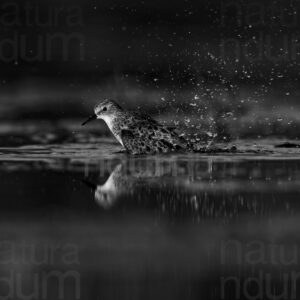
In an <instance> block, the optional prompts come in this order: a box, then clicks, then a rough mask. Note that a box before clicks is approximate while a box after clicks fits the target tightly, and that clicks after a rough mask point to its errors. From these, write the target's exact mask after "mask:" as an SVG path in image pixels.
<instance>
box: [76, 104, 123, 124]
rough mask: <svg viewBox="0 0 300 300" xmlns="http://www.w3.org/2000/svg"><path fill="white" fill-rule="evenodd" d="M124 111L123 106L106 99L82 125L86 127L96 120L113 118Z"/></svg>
mask: <svg viewBox="0 0 300 300" xmlns="http://www.w3.org/2000/svg"><path fill="white" fill-rule="evenodd" d="M121 110H122V108H121V106H120V105H119V104H118V103H116V102H115V101H114V100H111V99H105V100H104V101H101V102H100V103H98V104H97V105H96V106H95V108H94V114H93V115H92V116H90V117H89V118H88V119H87V120H86V121H85V122H83V123H82V125H85V124H87V123H89V122H91V121H93V120H96V119H103V120H106V119H107V118H112V117H113V116H114V115H115V114H117V113H118V112H120V111H121Z"/></svg>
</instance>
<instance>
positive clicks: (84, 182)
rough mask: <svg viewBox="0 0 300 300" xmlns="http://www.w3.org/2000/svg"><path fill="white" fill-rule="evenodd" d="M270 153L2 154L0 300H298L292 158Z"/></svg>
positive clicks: (108, 144) (68, 146)
mask: <svg viewBox="0 0 300 300" xmlns="http://www.w3.org/2000/svg"><path fill="white" fill-rule="evenodd" d="M31 138H32V137H31ZM7 140H10V139H9V138H8V137H7ZM39 141H41V139H40V140H39ZM14 143H15V144H14ZM8 144H9V143H8ZM13 144H14V145H13ZM274 144H276V141H268V142H266V141H260V142H257V141H256V143H255V142H253V141H240V142H239V143H238V144H237V147H238V149H241V150H242V151H241V152H239V153H237V154H223V153H220V154H218V153H215V154H213V155H207V154H188V155H185V154H178V155H159V156H149V157H147V156H136V157H133V156H127V155H125V154H122V153H117V151H118V150H119V148H118V146H117V145H116V144H115V143H114V141H112V140H111V139H109V138H107V139H105V138H98V139H96V140H89V142H85V140H84V139H83V137H81V140H80V141H78V140H76V139H74V140H71V141H64V142H63V143H60V142H56V141H55V139H54V140H53V141H52V142H51V141H50V142H49V141H47V139H46V141H42V142H36V143H33V142H32V140H30V142H27V143H24V140H22V142H21V143H20V145H17V142H15V140H14V141H13V142H11V145H10V146H9V147H4V146H3V147H2V148H1V149H0V153H1V155H0V160H1V163H0V185H1V201H0V208H1V209H0V215H1V218H0V220H1V221H0V222H1V226H0V237H1V240H0V264H1V269H0V273H1V274H0V297H1V299H51V300H52V299H299V297H300V285H299V280H300V267H299V257H300V256H299V255H300V238H299V237H300V229H299V228H300V227H299V225H300V221H299V217H300V214H299V213H300V202H299V195H300V156H299V153H298V152H299V150H298V149H289V150H288V151H287V150H286V149H276V148H274V147H273V146H272V145H274ZM250 148H251V149H259V150H260V151H258V152H256V153H254V152H247V150H249V149H250Z"/></svg>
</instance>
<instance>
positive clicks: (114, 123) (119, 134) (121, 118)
mask: <svg viewBox="0 0 300 300" xmlns="http://www.w3.org/2000/svg"><path fill="white" fill-rule="evenodd" d="M95 115H96V116H97V118H98V119H103V120H104V121H105V122H106V124H107V125H108V127H109V129H110V130H111V132H112V133H113V135H114V136H115V137H116V139H117V140H118V141H119V142H120V144H121V145H122V146H123V147H124V148H125V149H126V151H127V152H128V153H131V154H146V153H160V152H163V153H165V152H170V151H178V150H181V149H186V148H187V146H188V145H187V142H186V140H185V139H184V138H183V137H180V136H179V135H178V133H177V132H176V131H175V130H174V128H170V127H167V126H165V125H162V124H159V123H158V122H157V121H155V120H153V119H152V118H151V117H150V116H147V115H143V114H140V113H136V112H129V111H127V110H124V109H122V108H121V107H120V106H119V105H118V104H117V103H116V102H115V101H113V100H105V101H103V102H101V103H100V104H98V105H97V106H96V107H95Z"/></svg>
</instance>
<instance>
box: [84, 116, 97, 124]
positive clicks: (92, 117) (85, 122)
mask: <svg viewBox="0 0 300 300" xmlns="http://www.w3.org/2000/svg"><path fill="white" fill-rule="evenodd" d="M96 119H97V116H96V115H92V116H90V117H89V118H88V119H87V120H86V121H84V122H83V123H82V124H81V126H84V125H85V124H87V123H89V122H91V121H93V120H96Z"/></svg>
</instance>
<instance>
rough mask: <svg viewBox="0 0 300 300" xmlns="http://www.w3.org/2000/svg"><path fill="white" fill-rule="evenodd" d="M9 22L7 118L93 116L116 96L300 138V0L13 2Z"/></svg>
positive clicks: (242, 133)
mask: <svg viewBox="0 0 300 300" xmlns="http://www.w3.org/2000/svg"><path fill="white" fill-rule="evenodd" d="M0 24H1V27H0V28H1V31H0V34H1V36H0V37H1V40H0V42H1V44H0V66H1V72H0V84H1V89H0V97H1V105H0V116H1V119H2V120H6V121H11V120H15V121H18V120H19V121H24V120H32V119H40V120H62V119H64V120H66V119H74V118H78V119H79V118H85V116H86V114H89V113H90V112H91V110H92V108H93V106H94V104H96V103H97V102H98V101H101V99H103V98H106V97H109V98H114V99H116V100H117V101H118V102H120V103H121V104H122V105H124V106H126V107H127V108H131V109H132V108H134V109H136V108H141V109H143V110H146V111H147V112H149V113H151V114H155V115H156V116H157V118H161V119H164V120H166V121H167V122H170V121H172V122H173V121H176V123H181V124H183V125H186V126H187V127H194V128H197V127H198V128H197V129H204V130H205V131H207V132H209V133H211V132H216V133H218V134H219V135H220V136H222V135H224V136H225V135H226V136H235V137H248V136H251V137H252V136H253V137H255V138H257V137H261V136H264V137H265V136H270V135H281V136H287V137H292V138H295V137H298V132H299V131H298V129H299V125H298V123H299V124H300V120H299V117H298V115H299V112H300V108H299V107H298V101H297V100H298V95H299V88H298V77H299V51H300V41H299V37H300V36H299V24H300V16H299V1H283V0H282V1H254V0H251V1H238V0H233V1H229V0H224V1H208V0H207V1H157V0H154V1H138V0H134V1H126V2H125V1H115V0H113V1H83V0H76V1H33V0H30V1H13V0H8V1H1V5H0ZM225 127H226V130H225V129H224V128H225ZM220 128H223V129H222V130H221V129H220ZM225 131H226V132H225Z"/></svg>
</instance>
